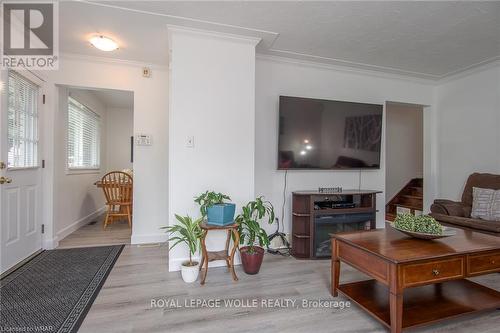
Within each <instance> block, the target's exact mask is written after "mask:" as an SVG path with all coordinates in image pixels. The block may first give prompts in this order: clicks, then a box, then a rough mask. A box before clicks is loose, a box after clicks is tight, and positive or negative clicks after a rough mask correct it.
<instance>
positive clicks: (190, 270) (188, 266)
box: [161, 214, 203, 283]
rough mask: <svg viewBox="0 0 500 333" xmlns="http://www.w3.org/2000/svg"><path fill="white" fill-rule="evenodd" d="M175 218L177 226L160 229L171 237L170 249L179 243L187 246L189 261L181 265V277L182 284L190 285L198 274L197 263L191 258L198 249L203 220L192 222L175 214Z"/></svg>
mask: <svg viewBox="0 0 500 333" xmlns="http://www.w3.org/2000/svg"><path fill="white" fill-rule="evenodd" d="M175 218H176V219H177V221H179V224H176V225H172V226H168V227H162V228H161V229H166V230H167V233H168V234H169V235H170V236H171V237H170V238H169V242H171V243H170V249H172V248H174V247H175V246H177V245H178V244H181V243H184V244H186V245H187V246H188V248H189V260H188V261H185V262H183V263H182V266H181V275H182V279H183V280H184V282H186V283H191V282H194V281H196V279H197V278H198V274H199V262H197V261H193V257H192V256H193V255H194V254H196V253H197V252H198V249H199V248H200V239H201V236H202V230H201V228H200V223H201V221H202V220H203V218H199V219H196V220H193V219H192V218H191V217H190V216H180V215H177V214H175ZM172 242H173V243H172Z"/></svg>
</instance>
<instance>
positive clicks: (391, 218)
mask: <svg viewBox="0 0 500 333" xmlns="http://www.w3.org/2000/svg"><path fill="white" fill-rule="evenodd" d="M396 216H397V215H396V214H391V213H385V220H386V221H391V222H392V221H394V220H395V219H396Z"/></svg>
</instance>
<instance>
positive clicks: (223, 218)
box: [207, 203, 236, 226]
mask: <svg viewBox="0 0 500 333" xmlns="http://www.w3.org/2000/svg"><path fill="white" fill-rule="evenodd" d="M235 211H236V205H235V204H232V203H224V204H218V205H213V206H210V207H208V208H207V224H212V225H219V226H222V225H228V224H232V223H233V221H234V212H235Z"/></svg>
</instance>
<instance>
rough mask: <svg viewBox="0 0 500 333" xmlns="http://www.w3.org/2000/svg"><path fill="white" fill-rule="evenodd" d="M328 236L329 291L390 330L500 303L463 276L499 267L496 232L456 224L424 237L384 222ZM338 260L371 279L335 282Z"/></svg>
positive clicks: (499, 247) (498, 294) (499, 297)
mask: <svg viewBox="0 0 500 333" xmlns="http://www.w3.org/2000/svg"><path fill="white" fill-rule="evenodd" d="M331 240H332V268H331V273H332V284H331V294H332V295H333V296H337V295H338V291H340V292H341V293H342V294H344V295H345V296H347V297H348V298H350V299H351V300H352V301H354V302H355V303H356V304H358V305H359V306H361V307H362V308H363V309H364V310H365V311H367V312H368V313H370V314H371V315H372V316H374V317H375V318H376V319H378V320H379V321H380V322H381V323H382V324H384V325H386V326H387V327H389V328H390V331H391V332H393V333H396V332H398V333H399V332H401V331H402V330H403V329H406V328H409V327H415V326H419V325H424V324H428V323H432V322H435V321H438V320H442V319H447V318H451V317H456V316H459V315H464V314H468V313H472V312H476V311H484V310H488V309H495V308H497V307H500V292H498V291H496V290H493V289H490V288H487V287H485V286H482V285H480V284H477V283H475V282H472V281H470V280H467V279H466V278H467V277H473V276H478V275H483V274H488V273H493V272H500V237H496V236H492V235H486V234H481V233H478V232H474V231H465V230H461V229H457V234H456V235H455V236H451V237H448V238H442V239H438V240H432V241H429V240H420V239H415V238H410V237H408V236H406V235H404V234H402V233H400V232H399V231H396V230H394V229H392V228H390V227H388V228H387V229H377V230H372V231H360V232H353V233H344V234H332V235H331ZM341 261H342V262H345V263H347V264H349V265H351V266H352V267H354V268H356V269H358V270H360V271H361V272H363V273H365V274H368V275H369V276H370V277H372V278H373V279H372V280H368V281H360V282H354V283H347V284H342V285H339V278H340V262H341ZM498 278H499V279H500V276H498Z"/></svg>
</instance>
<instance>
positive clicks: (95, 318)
mask: <svg viewBox="0 0 500 333" xmlns="http://www.w3.org/2000/svg"><path fill="white" fill-rule="evenodd" d="M88 230H91V228H89V229H88ZM101 230H102V229H101ZM85 231H86V230H81V232H80V236H79V237H73V238H70V237H68V238H67V239H66V240H67V241H66V242H64V246H66V247H71V246H72V245H73V244H74V245H81V244H82V243H81V242H80V241H79V239H82V238H86V236H85V235H83V234H85ZM89 232H90V231H89ZM89 237H90V236H89ZM73 241H74V243H73ZM167 252H168V249H167V247H166V246H164V245H162V246H159V245H157V246H136V245H127V246H126V247H125V248H124V250H123V252H122V254H121V255H120V257H119V259H118V261H117V262H116V264H115V266H114V268H113V270H112V271H111V274H110V275H109V277H108V278H107V280H106V282H105V284H104V286H103V288H102V290H101V291H100V293H99V295H98V296H97V298H96V300H95V301H94V304H93V306H92V308H91V309H90V311H89V313H88V314H87V317H86V318H85V320H84V322H83V324H82V326H81V328H80V332H85V333H86V332H88V333H95V332H100V333H105V332H204V333H206V332H213V333H218V332H224V333H229V332H238V333H242V332H253V333H255V332H259V333H260V332H307V333H309V332H314V333H319V332H353V333H360V332H367V333H368V332H370V333H371V332H387V330H386V329H385V328H384V327H383V326H382V325H381V324H379V323H378V322H377V321H376V320H375V319H372V317H370V316H369V315H368V314H366V313H365V312H364V311H363V310H361V309H360V308H359V307H357V306H356V305H354V304H352V305H351V307H350V308H344V309H343V310H342V309H329V308H290V307H289V308H286V307H285V308H277V307H275V308H263V307H257V308H241V307H239V308H236V307H224V306H223V307H221V308H207V307H198V308H185V307H181V308H174V307H164V308H154V307H151V300H152V299H154V300H158V299H164V300H165V299H167V300H172V299H173V300H178V301H179V303H180V305H182V306H184V299H188V300H196V299H217V298H219V299H233V300H235V299H248V300H253V299H257V300H259V303H260V301H261V300H262V299H269V298H271V299H295V300H296V302H297V303H298V304H300V303H301V302H302V300H304V299H305V300H335V299H334V298H332V297H331V296H330V294H329V283H330V262H329V261H328V260H308V261H304V260H301V261H299V260H296V259H293V258H290V257H280V256H272V255H266V257H265V259H264V264H263V266H262V269H261V272H260V273H259V274H258V275H254V276H250V275H246V274H245V273H244V272H243V271H242V269H241V267H240V266H238V267H237V268H236V273H237V274H238V277H239V279H240V280H239V281H238V282H233V281H232V279H231V274H229V273H228V272H227V270H226V268H223V267H221V268H211V269H210V271H209V274H208V277H207V283H206V285H205V286H203V287H202V286H200V285H199V283H198V282H197V283H194V284H185V283H184V282H183V281H182V280H181V277H180V273H179V272H173V273H169V272H168V258H167ZM341 278H342V282H347V281H356V280H360V279H364V278H366V276H364V275H363V274H361V273H359V272H358V271H356V270H355V269H353V268H351V267H349V266H347V265H345V264H343V265H342V273H341ZM474 280H475V281H476V282H480V283H483V284H485V285H487V286H489V287H492V288H495V289H497V290H500V274H490V275H485V276H482V277H479V278H476V279H474ZM338 300H343V301H346V299H345V298H343V297H339V298H338ZM499 323H500V310H497V311H492V312H486V313H483V314H479V315H472V316H466V317H461V318H458V319H453V320H451V321H447V322H442V323H438V324H435V325H431V326H426V327H423V328H419V329H414V330H412V331H411V332H450V333H469V332H484V333H486V332H491V333H493V332H499V331H498V329H499Z"/></svg>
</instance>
